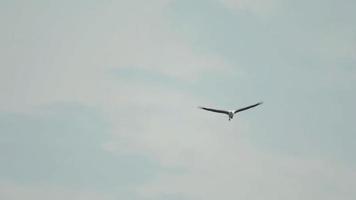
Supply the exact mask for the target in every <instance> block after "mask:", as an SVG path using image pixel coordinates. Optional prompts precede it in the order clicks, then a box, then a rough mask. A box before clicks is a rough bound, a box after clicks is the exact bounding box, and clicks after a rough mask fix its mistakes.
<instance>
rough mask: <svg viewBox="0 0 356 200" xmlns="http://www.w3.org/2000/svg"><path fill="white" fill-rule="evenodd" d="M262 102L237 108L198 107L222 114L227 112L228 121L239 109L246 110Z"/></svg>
mask: <svg viewBox="0 0 356 200" xmlns="http://www.w3.org/2000/svg"><path fill="white" fill-rule="evenodd" d="M262 103H263V102H259V103H256V104H253V105H250V106H247V107H244V108H240V109H237V110H230V111H228V110H218V109H213V108H206V107H199V108H201V109H204V110H207V111H212V112H217V113H223V114H227V115H228V116H229V121H230V120H231V119H232V118H234V115H235V114H236V113H238V112H241V111H244V110H247V109H250V108H253V107H256V106H258V105H260V104H262Z"/></svg>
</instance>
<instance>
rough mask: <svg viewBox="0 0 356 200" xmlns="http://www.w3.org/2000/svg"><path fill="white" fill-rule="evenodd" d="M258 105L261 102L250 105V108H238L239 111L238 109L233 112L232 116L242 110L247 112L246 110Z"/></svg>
mask: <svg viewBox="0 0 356 200" xmlns="http://www.w3.org/2000/svg"><path fill="white" fill-rule="evenodd" d="M260 104H262V102H259V103H256V104H253V105H251V106H247V107H244V108H240V109H238V110H235V111H234V114H236V113H238V112H241V111H244V110H247V109H250V108H253V107H255V106H258V105H260Z"/></svg>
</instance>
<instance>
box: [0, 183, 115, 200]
mask: <svg viewBox="0 0 356 200" xmlns="http://www.w3.org/2000/svg"><path fill="white" fill-rule="evenodd" d="M0 198H1V199H12V200H22V199H28V200H36V199H53V200H62V199H68V200H84V199H85V200H113V199H116V198H113V197H112V196H110V195H107V194H104V193H98V192H93V191H89V190H87V191H86V190H78V189H68V188H63V187H58V186H48V185H20V184H14V183H4V182H1V183H0Z"/></svg>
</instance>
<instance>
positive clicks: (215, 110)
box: [199, 107, 229, 115]
mask: <svg viewBox="0 0 356 200" xmlns="http://www.w3.org/2000/svg"><path fill="white" fill-rule="evenodd" d="M199 108H200V109H204V110H207V111H212V112H217V113H224V114H227V115H228V114H229V112H228V111H226V110H217V109H212V108H205V107H199Z"/></svg>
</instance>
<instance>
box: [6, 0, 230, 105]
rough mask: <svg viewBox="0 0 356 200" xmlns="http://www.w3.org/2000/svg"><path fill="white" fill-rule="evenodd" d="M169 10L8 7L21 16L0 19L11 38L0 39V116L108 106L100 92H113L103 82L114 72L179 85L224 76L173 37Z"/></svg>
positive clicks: (216, 63) (206, 56) (121, 5)
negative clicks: (160, 77)
mask: <svg viewBox="0 0 356 200" xmlns="http://www.w3.org/2000/svg"><path fill="white" fill-rule="evenodd" d="M169 2H171V1H165V0H155V1H150V2H147V1H141V0H135V1H119V2H101V3H95V2H86V3H81V4H74V5H72V3H71V2H69V1H68V2H67V1H64V2H62V3H55V4H54V5H52V4H30V5H28V7H27V8H26V9H23V8H22V4H18V5H17V4H9V5H10V6H8V9H9V10H11V9H12V10H20V11H21V15H16V16H14V15H13V13H12V12H3V13H2V15H4V16H3V17H4V18H9V19H12V20H13V21H11V22H10V21H9V22H6V25H7V26H9V29H8V30H7V31H9V32H11V31H12V32H15V33H16V34H12V35H11V34H10V33H9V34H10V35H11V37H10V36H6V37H1V38H0V40H1V41H2V43H3V44H4V45H2V47H1V48H2V51H3V52H4V53H5V54H6V57H4V59H2V60H1V61H0V62H1V63H0V64H1V65H2V66H3V67H2V68H1V69H0V70H1V73H0V74H1V75H0V76H1V84H0V85H1V86H0V87H1V90H2V91H3V92H2V98H1V103H0V108H1V109H3V110H9V111H12V110H17V111H20V110H21V111H24V110H26V109H28V108H29V107H31V106H34V105H41V104H46V103H51V102H58V101H76V102H81V103H86V104H88V105H97V104H98V101H101V100H103V99H104V98H109V97H108V95H107V93H106V92H105V91H107V90H112V89H113V87H112V86H111V82H110V81H107V79H108V76H107V74H108V73H109V72H110V70H111V69H115V68H119V69H120V68H136V69H138V70H139V69H146V70H150V71H154V72H156V73H160V74H164V75H166V76H169V77H172V78H178V79H181V80H184V81H194V80H197V79H199V78H200V77H203V76H204V75H206V74H213V73H216V72H221V71H222V70H225V69H227V68H229V67H230V64H229V62H228V61H226V60H225V59H224V58H222V57H220V56H219V55H215V54H210V53H207V52H203V51H200V50H199V49H196V48H194V45H193V44H192V43H190V42H189V41H187V40H185V39H184V37H182V36H181V35H180V34H179V33H178V32H177V31H176V30H175V29H174V27H173V26H172V24H171V22H170V21H169V17H168V15H167V14H166V13H167V12H168V11H169V5H170V4H169ZM69 5H70V9H67V7H68V6H69ZM65 13H66V14H65ZM11 23H13V24H16V26H10V24H11ZM29 26H30V27H31V28H30V29H29V28H28V27H29ZM19 57H20V58H21V59H18V58H19Z"/></svg>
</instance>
